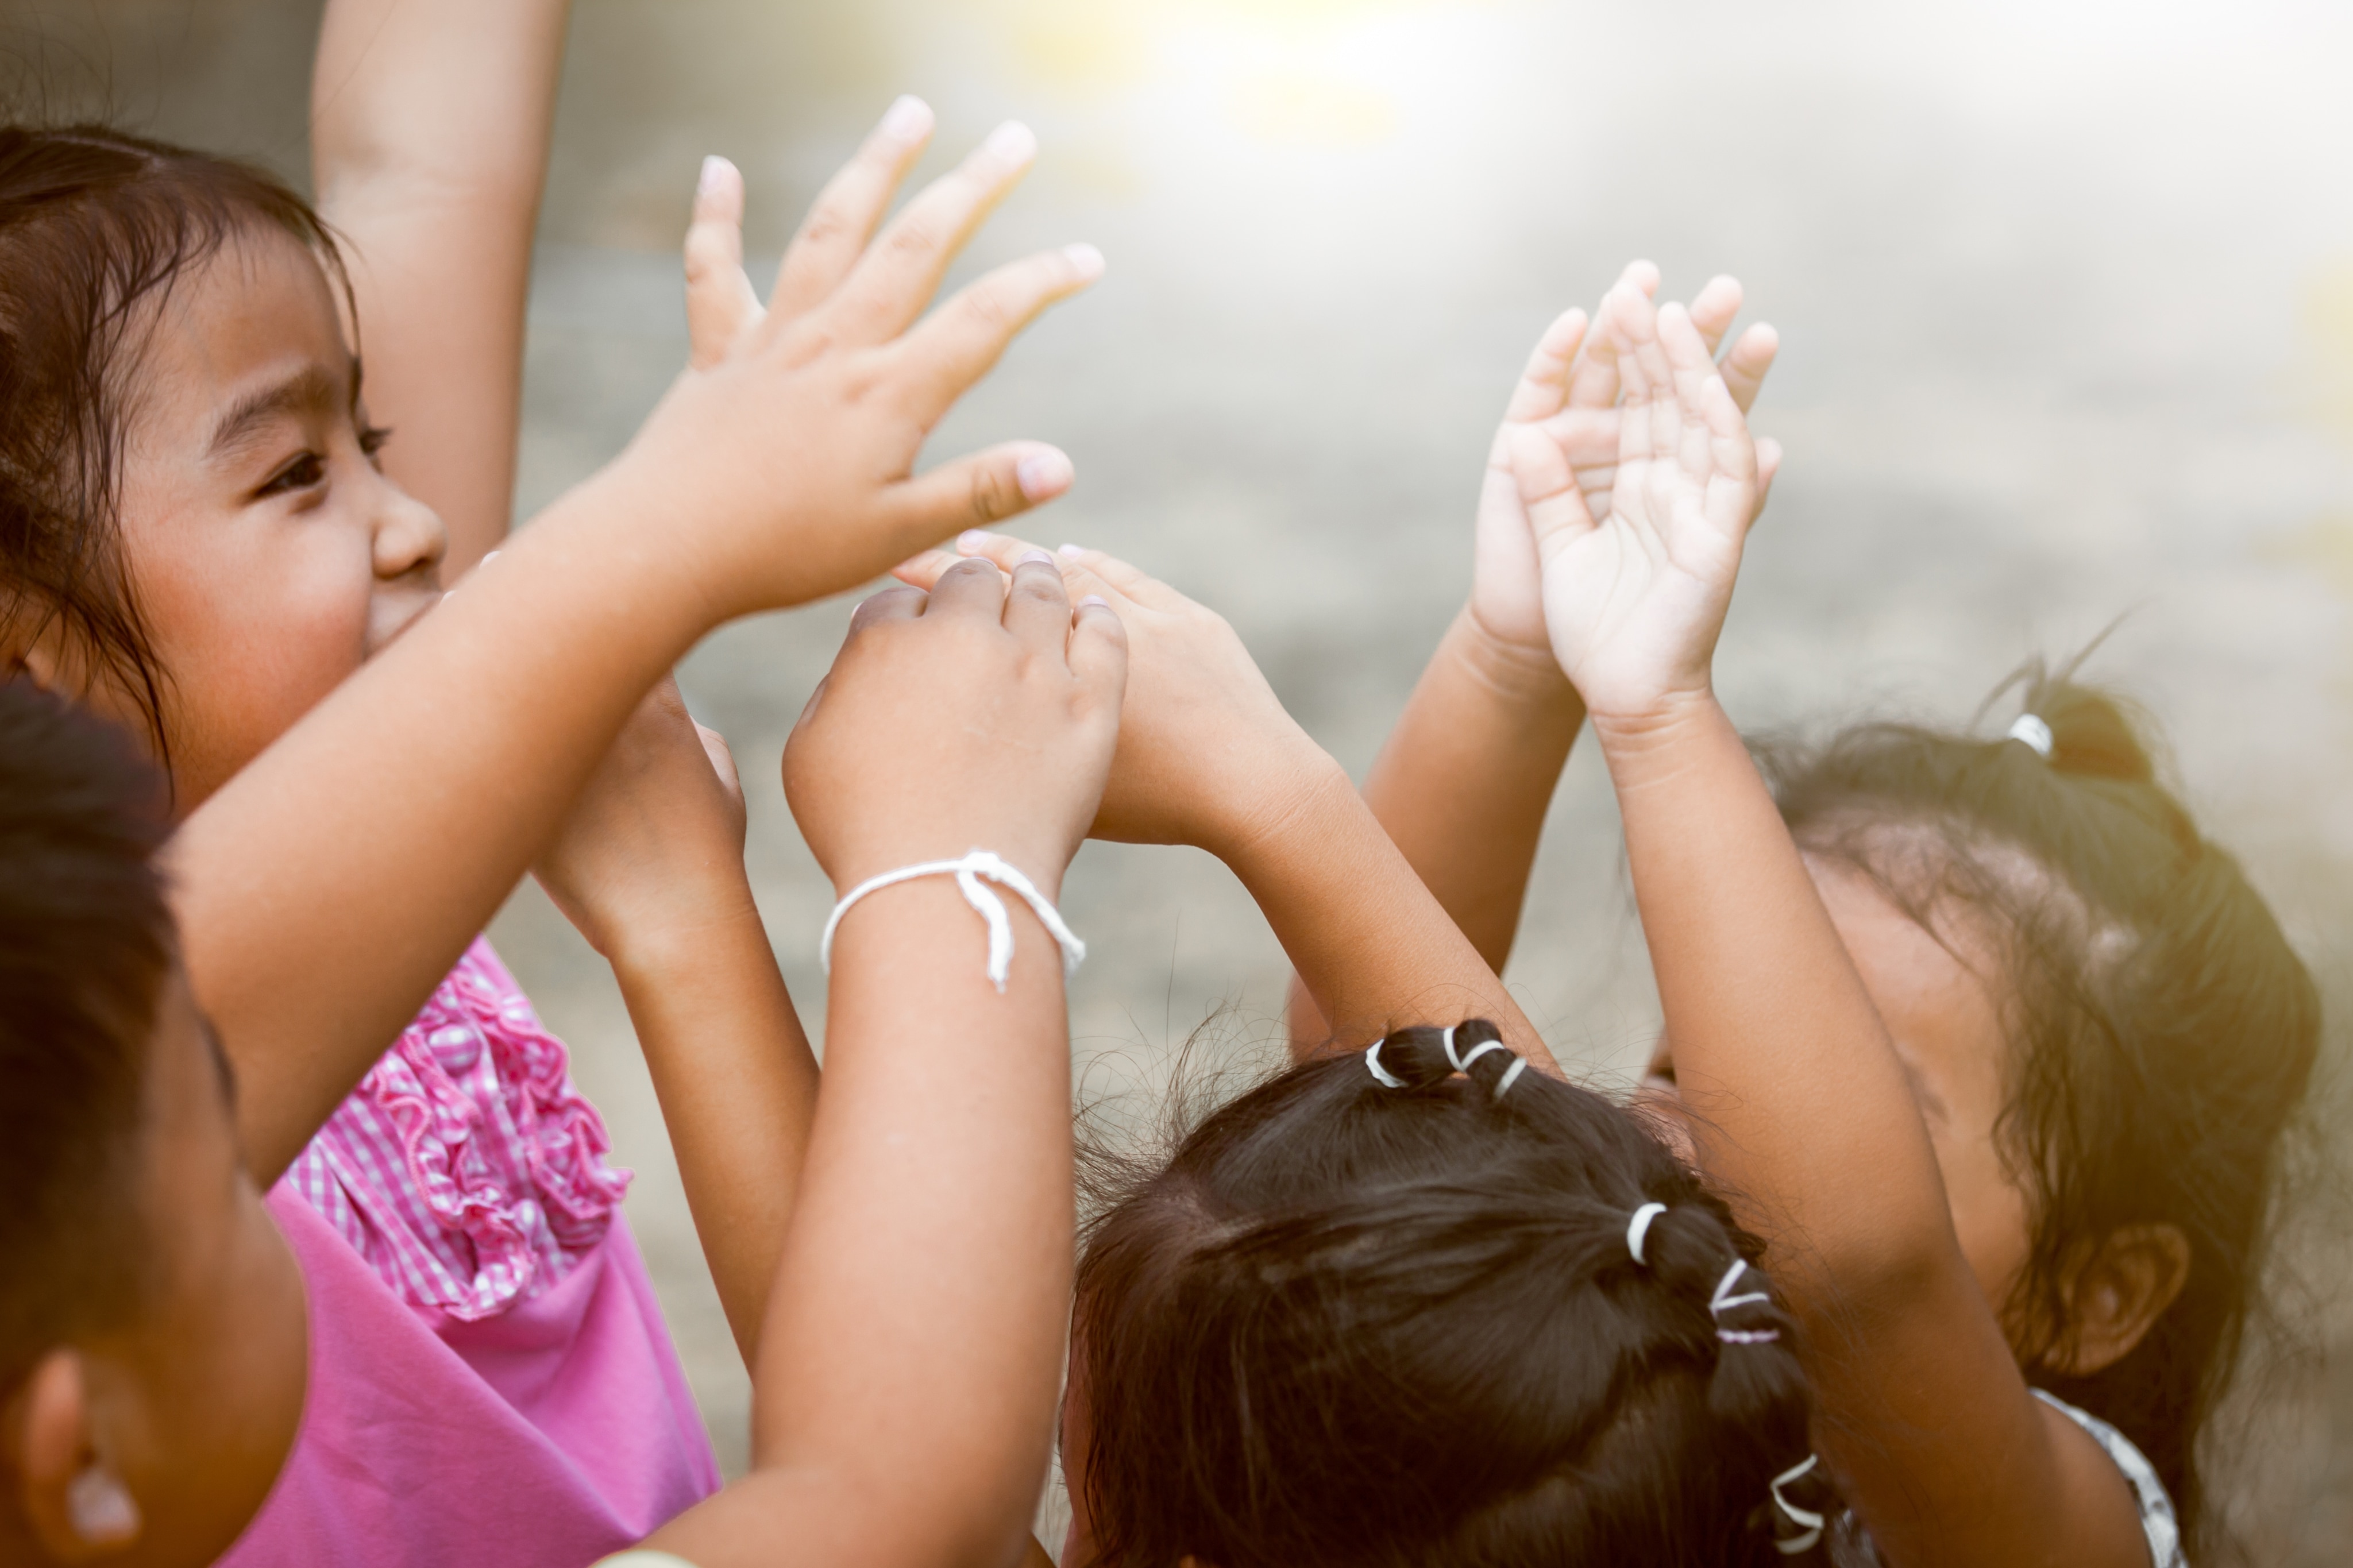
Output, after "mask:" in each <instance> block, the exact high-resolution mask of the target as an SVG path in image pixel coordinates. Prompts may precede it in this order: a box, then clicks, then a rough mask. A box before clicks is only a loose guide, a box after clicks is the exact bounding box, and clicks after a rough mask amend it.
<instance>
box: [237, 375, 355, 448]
mask: <svg viewBox="0 0 2353 1568" xmlns="http://www.w3.org/2000/svg"><path fill="white" fill-rule="evenodd" d="M359 386H360V367H359V363H358V362H357V361H356V360H355V361H353V363H352V373H351V375H350V377H349V379H348V381H347V382H346V383H345V384H343V385H341V386H338V385H337V384H335V376H334V375H333V374H332V372H330V371H329V370H328V369H327V368H326V367H325V366H324V365H317V364H313V365H309V366H306V367H304V368H303V369H301V370H300V371H297V372H295V373H294V374H292V375H290V376H288V377H287V378H286V379H285V380H284V381H281V382H280V383H278V384H276V385H274V386H265V387H262V388H260V389H259V390H258V391H254V392H248V393H247V394H246V395H244V396H243V397H240V398H238V399H237V402H236V403H234V404H232V405H230V407H229V410H228V412H227V413H226V414H224V415H222V416H221V417H220V419H219V420H218V421H217V422H216V424H215V425H214V426H213V438H212V443H211V445H210V446H209V447H206V456H207V457H213V458H217V457H219V456H221V455H222V454H223V453H226V452H230V451H233V450H235V449H236V448H237V447H239V446H242V445H243V444H244V443H245V442H247V441H248V440H250V439H252V437H253V436H254V435H255V433H256V432H258V431H259V429H260V428H261V427H262V426H265V425H267V424H269V422H270V421H271V420H273V419H276V418H278V417H279V416H281V415H287V414H317V413H322V412H332V411H335V410H340V409H347V408H351V407H353V406H356V405H357V404H358V401H359Z"/></svg>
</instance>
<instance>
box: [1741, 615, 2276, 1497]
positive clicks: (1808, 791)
mask: <svg viewBox="0 0 2353 1568" xmlns="http://www.w3.org/2000/svg"><path fill="white" fill-rule="evenodd" d="M2078 662H2080V661H2078ZM2073 669H2074V667H2073V665H2070V666H2068V667H2067V668H2064V669H2062V670H2060V671H2058V672H2056V673H2052V672H2051V671H2049V670H2047V669H2046V668H2044V667H2043V666H2042V665H2041V664H2040V663H2037V664H2034V665H2030V666H2029V667H2027V668H2025V669H2024V670H2022V671H2021V673H2020V674H2019V675H2017V676H2015V677H2013V678H2012V679H2011V681H2010V682H2009V683H2008V684H2007V685H2006V686H2005V688H2004V690H2005V691H2006V690H2008V689H2012V688H2016V687H2021V686H2022V687H2023V689H2024V695H2025V706H2026V710H2027V711H2028V712H2030V713H2031V714H2034V715H2036V716H2037V717H2039V718H2040V719H2042V721H2043V722H2044V723H2045V724H2047V725H2048V726H2049V729H2050V756H2049V758H2048V760H2047V761H2046V760H2045V758H2044V757H2043V756H2042V755H2041V754H2040V752H2038V751H2037V750H2036V749H2035V748H2034V747H2033V746H2032V745H2031V744H2029V743H2027V742H2021V741H2017V740H2010V739H2001V740H1987V739H1984V738H1982V737H1977V736H1970V735H1965V734H1955V733H1951V732H1947V731H1937V730H1932V729H1925V728H1918V727H1915V726H1911V725H1905V724H1887V723H1876V724H1865V725H1862V726H1859V727H1856V728H1853V729H1850V730H1847V731H1844V732H1842V733H1841V734H1839V735H1837V736H1835V737H1834V738H1832V739H1831V740H1830V741H1829V742H1827V743H1825V744H1823V745H1820V746H1819V747H1816V748H1814V749H1811V750H1794V749H1783V750H1780V751H1778V752H1776V751H1774V750H1772V749H1770V748H1767V749H1766V751H1765V752H1764V755H1763V760H1764V761H1765V763H1766V764H1767V772H1768V773H1769V774H1770V775H1771V776H1772V777H1773V779H1774V783H1775V789H1776V793H1777V795H1778V797H1779V800H1780V804H1781V811H1782V815H1783V816H1784V817H1785V818H1786V819H1787V820H1788V824H1789V826H1790V828H1791V830H1792V831H1793V833H1794V834H1795V835H1796V837H1797V838H1798V840H1799V843H1800V844H1801V845H1803V846H1804V847H1807V848H1808V849H1809V850H1810V851H1812V852H1814V853H1817V854H1825V855H1831V856H1835V857H1838V858H1841V859H1844V860H1845V861H1847V862H1848V863H1850V864H1852V865H1853V866H1854V867H1856V868H1860V869H1862V871H1864V872H1866V873H1867V874H1869V875H1871V876H1872V877H1873V879H1875V880H1876V881H1877V882H1878V883H1879V885H1880V887H1881V888H1882V889H1883V890H1885V891H1886V892H1888V893H1889V895H1890V896H1891V897H1892V898H1893V899H1894V900H1895V901H1896V902H1897V903H1898V905H1899V906H1900V907H1903V908H1905V909H1906V910H1908V911H1909V912H1910V913H1911V914H1912V915H1913V917H1914V918H1915V919H1916V920H1919V921H1921V922H1922V924H1923V925H1924V926H1926V928H1927V929H1929V930H1930V931H1937V929H1938V926H1937V923H1936V922H1937V918H1938V916H1939V915H1941V914H1945V913H1948V912H1950V910H1955V909H1957V910H1966V911H1968V912H1969V913H1972V914H1974V915H1976V916H1978V929H1980V930H1981V931H1985V932H1987V933H1989V934H1990V935H1991V936H1992V937H1993V938H1994V940H1995V942H1996V949H1997V952H1998V953H1999V961H2000V965H2001V971H2002V972H2001V973H2000V975H1999V976H1996V977H1994V978H1995V979H1996V980H1997V981H1998V990H1997V994H1998V995H2000V998H2001V1000H2002V1001H2003V1003H2004V1011H2005V1014H2006V1019H2005V1022H2006V1026H2007V1029H2008V1032H2009V1034H2010V1059H2009V1060H2008V1061H2007V1062H2006V1063H2005V1064H2004V1101H2005V1103H2004V1109H2003V1111H2002V1115H2001V1120H2000V1124H1999V1126H1998V1128H1997V1137H1998V1139H1999V1140H2000V1145H2001V1152H2002V1155H2003V1157H2004V1159H2005V1161H2006V1162H2007V1163H2008V1164H2009V1167H2010V1171H2011V1173H2012V1174H2013V1176H2014V1177H2015V1178H2016V1179H2017V1180H2018V1181H2019V1182H2020V1183H2021V1186H2022V1187H2023V1189H2024V1191H2025V1192H2026V1194H2027V1195H2028V1201H2029V1207H2030V1225H2031V1236H2030V1249H2029V1256H2028V1259H2027V1263H2026V1267H2025V1268H2024V1270H2023V1273H2022V1275H2021V1279H2020V1281H2019V1284H2018V1287H2017V1292H2016V1294H2015V1296H2014V1297H2013V1298H2012V1299H2011V1300H2010V1301H2009V1302H2008V1303H2006V1306H2005V1310H2004V1313H2003V1317H2004V1326H2005V1328H2006V1329H2007V1330H2008V1331H2009V1333H2010V1339H2011V1342H2012V1345H2013V1347H2014V1348H2015V1349H2016V1350H2017V1351H2018V1352H2019V1356H2020V1361H2021V1365H2022V1367H2023V1369H2024V1371H2025V1373H2026V1376H2027V1379H2028V1381H2029V1382H2031V1383H2032V1384H2035V1385H2036V1386H2038V1387H2042V1388H2047V1389H2049V1390H2050V1391H2051V1392H2052V1393H2053V1394H2057V1395H2059V1396H2060V1397H2061V1398H2063V1399H2065V1400H2067V1401H2069V1402H2070V1403H2072V1404H2074V1405H2080V1406H2081V1407H2083V1408H2084V1409H2086V1410H2089V1411H2090V1412H2092V1413H2093V1414H2094V1415H2098V1416H2100V1417H2101V1418H2102V1419H2104V1420H2105V1421H2108V1422H2109V1423H2111V1424H2113V1425H2114V1426H2117V1427H2118V1428H2120V1429H2121V1430H2122V1431H2123V1432H2124V1433H2125V1434H2126V1436H2128V1437H2130V1438H2131V1439H2132V1440H2133V1442H2134V1443H2135V1444H2137V1446H2138V1447H2140V1449H2141V1450H2142V1452H2143V1453H2145V1454H2147V1456H2148V1458H2149V1460H2150V1462H2151V1463H2152V1464H2153V1465H2154V1466H2155V1467H2156V1469H2157V1472H2158V1477H2159V1478H2160V1479H2163V1481H2164V1482H2165V1484H2166V1488H2167V1489H2168V1491H2169V1492H2171V1493H2172V1495H2173V1500H2174V1504H2175V1507H2176V1509H2177V1510H2178V1511H2179V1515H2180V1517H2181V1520H2182V1522H2183V1526H2184V1530H2185V1533H2186V1535H2187V1538H2188V1539H2189V1541H2191V1542H2197V1541H2198V1540H2199V1539H2200V1536H2199V1533H2198V1531H2200V1528H2201V1525H2202V1524H2203V1523H2204V1522H2205V1521H2204V1515H2205V1511H2206V1510H2205V1508H2204V1505H2205V1503H2206V1498H2205V1495H2204V1489H2203V1487H2202V1485H2201V1482H2200V1473H2199V1463H2198V1453H2197V1447H2198V1436H2199V1433H2200V1429H2201V1428H2202V1426H2204V1424H2205V1423H2206V1421H2207V1420H2208V1418H2209V1417H2210V1416H2211V1415H2212V1414H2213V1412H2214V1410H2215V1408H2216V1405H2217V1404H2218V1403H2219V1402H2220V1400H2221V1396H2222V1394H2223V1393H2224V1392H2225V1390H2226V1388H2227V1386H2228V1384H2229V1383H2230V1381H2231V1379H2232V1374H2233V1372H2234V1371H2235V1369H2236V1367H2237V1364H2238V1362H2239V1359H2240V1357H2239V1352H2240V1349H2241V1345H2242V1339H2243V1336H2244V1333H2245V1330H2246V1326H2247V1322H2248V1320H2249V1315H2250V1312H2251V1310H2253V1307H2254V1306H2255V1304H2256V1302H2257V1300H2258V1298H2259V1295H2260V1290H2259V1281H2260V1279H2261V1277H2262V1275H2263V1268H2264V1261H2265V1243H2266V1238H2267V1237H2268V1235H2269V1233H2270V1229H2271V1223H2270V1222H2271V1213H2270V1211H2271V1206H2272V1201H2273V1192H2274V1178H2275V1176H2276V1174H2277V1173H2278V1165H2279V1162H2280V1160H2281V1157H2282V1142H2283V1135H2284V1133H2285V1132H2286V1131H2287V1130H2288V1129H2289V1127H2290V1125H2291V1122H2292V1121H2293V1120H2294V1119H2295V1114H2296V1111H2297V1109H2298V1106H2299V1104H2300V1102H2301V1101H2302V1100H2303V1097H2304V1094H2305V1091H2306V1087H2307V1085H2308V1083H2309V1081H2310V1079H2311V1076H2312V1071H2313V1066H2314V1059H2315V1057H2316V1053H2317V1051H2318V1047H2319V1040H2320V1002H2319V996H2318V993H2317V991H2316V987H2315V985H2314V984H2313V981H2312V977H2311V975H2310V974H2309V973H2307V971H2306V968H2305V966H2304V964H2303V963H2302V962H2301V961H2300V960H2299V959H2298V958H2297V956H2296V954H2295V950H2294V949H2293V948H2292V947H2291V946H2290V945H2289V943H2288V941H2287V938H2286V936H2285V934H2284V932H2283V931H2281V929H2280V925H2279V921H2278V920H2277V919H2276V918H2275V917H2274V915H2273V913H2272V911H2271V910H2270V909H2269V908H2268V907H2267V906H2266V905H2265V903H2264V902H2263V898H2262V896H2261V895H2260V894H2258V893H2257V892H2256V891H2255V889H2254V888H2253V886H2252V885H2251V884H2250V883H2249V882H2248V880H2247V877H2246V874H2245V872H2244V871H2242V869H2241V868H2240V867H2239V864H2238V862H2237V861H2236V860H2234V859H2232V857H2231V856H2230V855H2229V854H2228V853H2227V852H2225V851H2224V850H2222V849H2221V848H2220V847H2217V846H2216V845H2215V844H2213V843H2212V842H2211V841H2210V840H2208V839H2207V838H2206V837H2204V836H2203V835H2201V834H2200V832H2199V830H2198V827H2197V825H2196V824H2195V823H2194V822H2193V821H2192V820H2191V819H2190V816H2189V813H2188V812H2187V811H2186V810H2185V809H2184V808H2183V806H2182V805H2181V803H2180V802H2179V800H2178V799H2177V798H2176V797H2175V795H2173V794H2172V793H2171V792H2170V791H2168V789H2167V788H2165V787H2164V785H2163V784H2160V783H2159V782H2158V777H2157V770H2156V767H2155V765H2154V763H2153V762H2152V760H2151V757H2150V753H2149V750H2148V748H2147V745H2146V744H2144V742H2142V740H2141V738H2140V731H2139V729H2138V728H2137V724H2145V721H2138V720H2137V715H2135V714H2134V713H2133V712H2132V710H2130V709H2128V708H2127V707H2126V705H2125V704H2124V703H2123V702H2122V701H2121V700H2118V699H2116V698H2115V697H2112V696H2109V695H2106V694H2104V693H2102V692H2100V691H2097V690H2094V689H2090V688H2088V687H2085V686H2083V685H2079V684H2077V683H2076V682H2075V680H2074V679H2073ZM2001 694H2002V693H2001V692H1998V693H1997V697H1999V696H2000V695H2001ZM1940 940H1942V938H1941V937H1940ZM2149 1224H2161V1225H2169V1226H2175V1227H2177V1228H2178V1229H2179V1231H2180V1233H2181V1235H2182V1237H2184V1238H2185V1239H2186V1240H2187V1242H2188V1244H2189V1279H2188V1281H2187V1283H2186V1284H2185V1285H2184V1286H2183V1288H2182V1289H2181V1292H2180V1294H2179V1296H2178V1297H2177V1298H2176V1299H2175V1300H2174V1301H2173V1302H2172V1304H2171V1305H2170V1306H2168V1308H2167V1309H2166V1310H2165V1311H2164V1312H2163V1313H2162V1314H2161V1315H2160V1316H2159V1317H2158V1319H2157V1321H2156V1322H2155V1323H2154V1324H2153V1325H2152V1326H2151V1327H2150V1328H2149V1330H2148V1331H2147V1333H2146V1335H2145V1336H2144V1337H2143V1338H2142V1339H2141V1340H2140V1342H2138V1343H2137V1345H2136V1346H2135V1347H2134V1348H2133V1350H2132V1351H2131V1352H2128V1353H2127V1354H2126V1355H2125V1356H2123V1357H2122V1358H2120V1359H2119V1360H2117V1361H2116V1363H2113V1364H2112V1365H2110V1366H2108V1367H2106V1368H2105V1369H2103V1370H2101V1371H2098V1372H2095V1373H2091V1374H2089V1375H2085V1376H2078V1375H2075V1374H2074V1373H2072V1372H2070V1371H2069V1370H2068V1367H2069V1365H2070V1364H2071V1362H2072V1356H2071V1354H2070V1340H2069V1324H2068V1313H2067V1310H2066V1299H2065V1294H2064V1292H2065V1286H2066V1282H2067V1280H2068V1279H2069V1278H2070V1277H2071V1274H2072V1271H2073V1268H2076V1267H2078V1266H2080V1264H2081V1263H2082V1262H2083V1261H2084V1260H2085V1259H2086V1258H2088V1257H2089V1256H2090V1255H2091V1250H2092V1249H2093V1248H2094V1247H2097V1246H2098V1245H2099V1244H2100V1243H2101V1242H2102V1241H2103V1240H2105V1238H2107V1237H2112V1236H2114V1235H2116V1233H2117V1232H2118V1231H2119V1230H2120V1229H2122V1228H2123V1227H2126V1226H2135V1225H2149Z"/></svg>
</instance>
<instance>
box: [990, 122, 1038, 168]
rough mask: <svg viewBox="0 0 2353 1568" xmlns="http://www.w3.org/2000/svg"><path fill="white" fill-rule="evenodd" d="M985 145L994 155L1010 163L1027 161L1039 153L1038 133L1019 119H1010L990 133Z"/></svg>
mask: <svg viewBox="0 0 2353 1568" xmlns="http://www.w3.org/2000/svg"><path fill="white" fill-rule="evenodd" d="M984 145H985V146H986V147H987V150H988V152H989V153H990V154H991V155H992V156H994V157H998V158H1002V159H1004V160H1005V161H1006V162H1007V163H1028V162H1029V160H1030V159H1032V158H1034V157H1036V156H1037V155H1038V133H1037V132H1034V131H1032V130H1030V129H1029V127H1028V126H1027V125H1024V124H1022V123H1021V121H1018V120H1008V121H1006V122H1005V123H1004V124H1002V125H1000V126H998V127H997V129H996V130H994V131H992V132H989V133H988V140H987V142H986V143H984Z"/></svg>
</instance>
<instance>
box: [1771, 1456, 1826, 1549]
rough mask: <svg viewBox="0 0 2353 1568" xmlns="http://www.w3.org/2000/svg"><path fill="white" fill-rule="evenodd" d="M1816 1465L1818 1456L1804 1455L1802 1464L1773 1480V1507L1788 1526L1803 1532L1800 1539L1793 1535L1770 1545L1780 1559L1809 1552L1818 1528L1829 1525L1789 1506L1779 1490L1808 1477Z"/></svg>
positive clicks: (1817, 1537)
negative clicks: (1793, 1525) (1780, 1556)
mask: <svg viewBox="0 0 2353 1568" xmlns="http://www.w3.org/2000/svg"><path fill="white" fill-rule="evenodd" d="M1820 1462H1821V1456H1820V1455H1819V1454H1808V1455H1807V1456H1806V1462H1805V1463H1804V1464H1802V1465H1792V1466H1790V1467H1789V1468H1788V1469H1786V1470H1783V1471H1782V1472H1781V1473H1780V1474H1779V1475H1778V1476H1775V1477H1774V1478H1773V1506H1774V1507H1775V1508H1778V1509H1779V1510H1781V1511H1782V1512H1783V1513H1786V1514H1788V1516H1789V1522H1790V1523H1792V1524H1795V1525H1797V1526H1799V1528H1800V1529H1802V1530H1803V1531H1805V1533H1804V1534H1803V1535H1793V1536H1791V1537H1790V1538H1789V1539H1788V1540H1787V1541H1776V1542H1773V1546H1774V1549H1775V1550H1776V1551H1778V1552H1780V1553H1781V1555H1782V1556H1784V1557H1795V1556H1796V1555H1797V1554H1798V1553H1799V1552H1810V1551H1812V1550H1813V1549H1814V1543H1815V1542H1818V1541H1820V1540H1821V1538H1822V1527H1823V1526H1824V1525H1826V1524H1828V1523H1829V1522H1830V1521H1828V1520H1827V1519H1825V1518H1824V1517H1823V1516H1822V1515H1820V1514H1819V1513H1816V1512H1815V1511H1814V1510H1812V1509H1810V1508H1799V1506H1798V1505H1797V1504H1796V1503H1793V1502H1791V1501H1790V1500H1788V1498H1785V1497H1783V1496H1782V1495H1781V1489H1782V1488H1783V1487H1786V1486H1788V1484H1789V1483H1790V1482H1792V1481H1796V1480H1801V1479H1804V1478H1805V1477H1806V1476H1807V1475H1809V1474H1810V1473H1811V1472H1812V1470H1813V1468H1814V1467H1815V1466H1816V1465H1818V1464H1820Z"/></svg>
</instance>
